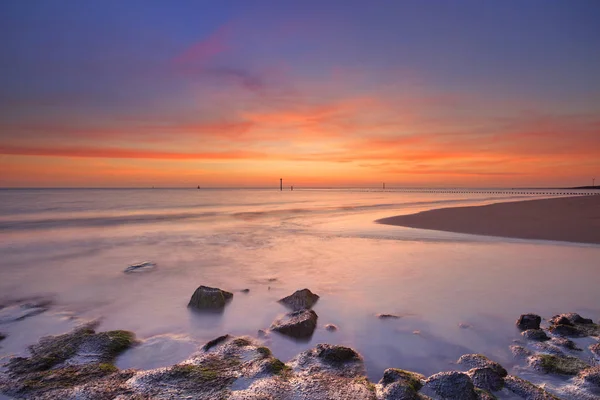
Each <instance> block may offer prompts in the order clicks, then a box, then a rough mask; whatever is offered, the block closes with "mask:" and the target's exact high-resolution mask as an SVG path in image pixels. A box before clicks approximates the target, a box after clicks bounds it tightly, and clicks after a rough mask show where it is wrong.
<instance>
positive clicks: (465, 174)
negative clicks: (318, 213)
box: [0, 1, 600, 187]
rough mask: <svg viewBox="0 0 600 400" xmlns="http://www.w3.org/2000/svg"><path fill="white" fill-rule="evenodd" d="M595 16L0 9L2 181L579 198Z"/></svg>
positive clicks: (594, 130) (406, 5)
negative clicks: (566, 190)
mask: <svg viewBox="0 0 600 400" xmlns="http://www.w3.org/2000/svg"><path fill="white" fill-rule="evenodd" d="M322 3H326V4H322ZM467 11H468V12H467ZM598 17H600V6H599V5H598V3H596V2H593V1H574V2H544V1H528V2H521V3H515V2H471V1H464V2H447V3H446V2H435V3H429V2H421V1H400V2H375V3H371V2H354V1H348V2H336V1H332V2H313V1H306V2H245V1H240V2H235V1H234V2H219V1H214V2H211V1H208V2H187V3H185V2H184V3H179V5H175V4H174V3H169V2H135V1H131V2H116V1H115V2H112V1H107V2H78V1H64V2H20V1H6V2H2V4H1V5H0V26H2V28H0V30H1V31H2V35H1V38H0V50H1V51H2V59H3V60H2V63H1V64H0V88H2V89H1V90H0V187H51V186H58V187H80V186H83V187H148V186H156V187H161V186H163V187H180V186H182V187H193V186H196V185H201V186H205V187H222V186H258V187H264V186H277V185H278V182H279V178H280V177H284V179H285V181H286V183H288V184H294V185H296V186H298V187H302V186H379V185H380V182H387V183H388V185H389V186H390V187H391V186H394V185H395V186H511V187H513V186H569V185H570V186H577V185H586V184H591V179H592V178H593V177H594V176H596V174H597V175H599V176H600V156H599V155H600V75H599V74H598V71H600V51H598V49H600V25H599V24H598V23H597V21H598Z"/></svg>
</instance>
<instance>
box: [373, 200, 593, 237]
mask: <svg viewBox="0 0 600 400" xmlns="http://www.w3.org/2000/svg"><path fill="white" fill-rule="evenodd" d="M377 222H378V223H381V224H388V225H398V226H406V227H410V228H419V229H432V230H438V231H448V232H457V233H469V234H474V235H486V236H501V237H510V238H518V239H537V240H556V241H563V242H578V243H595V244H600V196H598V195H593V196H578V197H561V198H555V199H543V200H527V201H516V202H508V203H498V204H490V205H485V206H473V207H452V208H440V209H436V210H430V211H424V212H421V213H417V214H412V215H400V216H395V217H390V218H383V219H380V220H378V221H377Z"/></svg>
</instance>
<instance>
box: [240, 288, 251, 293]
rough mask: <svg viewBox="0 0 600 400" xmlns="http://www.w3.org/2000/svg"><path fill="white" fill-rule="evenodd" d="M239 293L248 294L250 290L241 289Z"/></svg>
mask: <svg viewBox="0 0 600 400" xmlns="http://www.w3.org/2000/svg"><path fill="white" fill-rule="evenodd" d="M240 292H241V293H250V289H242V290H240Z"/></svg>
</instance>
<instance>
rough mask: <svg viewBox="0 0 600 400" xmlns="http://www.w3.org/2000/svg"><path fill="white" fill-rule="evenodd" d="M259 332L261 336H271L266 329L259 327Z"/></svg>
mask: <svg viewBox="0 0 600 400" xmlns="http://www.w3.org/2000/svg"><path fill="white" fill-rule="evenodd" d="M257 334H258V337H259V338H266V337H267V336H269V335H268V333H267V331H265V330H264V329H259V330H258V333H257Z"/></svg>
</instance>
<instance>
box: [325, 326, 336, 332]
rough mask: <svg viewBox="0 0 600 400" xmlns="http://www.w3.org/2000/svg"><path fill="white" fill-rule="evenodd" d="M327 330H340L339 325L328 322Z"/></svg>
mask: <svg viewBox="0 0 600 400" xmlns="http://www.w3.org/2000/svg"><path fill="white" fill-rule="evenodd" d="M325 330H326V331H329V332H335V331H337V330H338V327H337V326H335V325H334V324H327V325H325Z"/></svg>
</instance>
